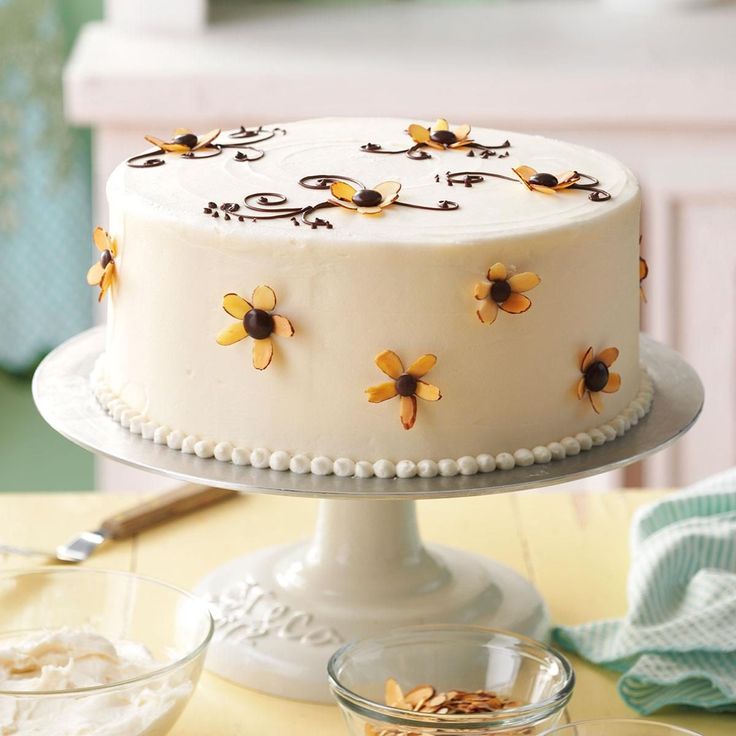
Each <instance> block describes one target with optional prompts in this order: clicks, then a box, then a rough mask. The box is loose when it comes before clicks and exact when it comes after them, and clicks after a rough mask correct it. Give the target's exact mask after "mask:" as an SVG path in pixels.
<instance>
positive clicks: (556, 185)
mask: <svg viewBox="0 0 736 736" xmlns="http://www.w3.org/2000/svg"><path fill="white" fill-rule="evenodd" d="M512 171H513V172H514V174H516V176H518V177H519V179H521V182H522V184H523V185H524V186H525V187H526V188H527V189H528V190H529V191H532V192H542V193H544V194H554V193H555V192H558V191H560V190H561V189H567V188H568V187H571V186H572V185H573V184H576V183H577V182H578V181H580V174H578V172H577V171H566V172H565V173H564V174H560V175H559V176H555V175H554V174H545V173H544V172H539V171H536V170H535V169H533V168H532V167H531V166H517V168H515V169H512Z"/></svg>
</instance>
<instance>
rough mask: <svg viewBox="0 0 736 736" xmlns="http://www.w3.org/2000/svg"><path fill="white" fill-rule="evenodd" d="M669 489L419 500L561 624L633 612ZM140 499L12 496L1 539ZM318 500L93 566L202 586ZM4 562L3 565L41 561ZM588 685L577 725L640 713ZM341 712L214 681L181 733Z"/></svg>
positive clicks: (595, 680) (291, 730)
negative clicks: (649, 523)
mask: <svg viewBox="0 0 736 736" xmlns="http://www.w3.org/2000/svg"><path fill="white" fill-rule="evenodd" d="M661 495H662V493H661V492H659V493H657V492H642V491H629V492H613V493H607V494H579V495H568V494H562V493H554V492H548V493H517V494H510V495H504V496H487V497H482V498H468V499H452V500H438V501H421V502H419V521H420V525H421V528H422V532H423V534H424V537H425V539H427V540H432V541H435V542H440V543H444V544H452V545H456V546H461V547H464V548H465V549H468V550H472V551H474V552H478V553H481V554H486V555H489V556H492V557H494V558H496V559H497V560H499V561H501V562H505V563H506V564H508V565H510V566H511V567H513V568H515V569H516V570H518V571H519V572H521V573H522V574H524V575H526V576H527V577H529V578H530V579H531V580H533V581H534V583H535V584H536V585H537V586H538V588H539V589H540V590H541V592H542V594H543V595H544V597H545V599H546V600H547V602H548V604H549V607H550V610H551V613H552V616H553V618H554V620H555V621H557V622H562V623H567V624H572V623H578V622H583V621H588V620H591V619H596V618H607V617H615V616H620V615H622V614H623V613H624V612H625V610H626V573H627V570H628V563H629V560H628V528H629V521H630V519H631V514H632V512H633V511H634V510H635V509H636V508H637V507H638V506H640V505H642V504H645V503H648V502H651V501H653V500H655V499H656V498H658V497H660V496H661ZM135 501H136V499H135V498H131V497H130V496H124V497H122V496H103V495H99V494H89V493H86V494H45V495H40V494H38V495H28V494H23V495H20V494H18V495H16V494H8V495H1V496H0V541H3V542H6V543H10V544H12V543H16V544H25V545H28V546H38V547H52V546H54V545H55V544H57V543H59V542H61V541H64V540H65V539H66V538H67V537H70V536H71V535H72V534H74V533H76V532H78V531H80V530H82V529H90V528H95V524H96V522H98V521H99V520H100V519H101V518H102V517H103V516H105V515H107V514H109V513H110V512H112V511H116V510H119V509H122V508H124V507H126V506H129V505H131V504H132V503H134V502H135ZM315 511H316V502H315V501H312V500H305V499H300V498H279V497H275V496H243V497H240V498H237V499H235V500H234V501H231V502H228V503H225V504H223V505H221V506H218V507H215V508H212V509H208V510H206V511H203V512H200V513H199V514H198V515H196V516H194V517H190V518H188V519H185V520H181V521H177V522H174V523H172V524H170V525H168V526H166V527H161V528H159V529H156V530H153V531H151V532H147V533H145V534H144V535H142V536H140V537H139V538H137V539H133V540H131V541H129V542H121V543H117V544H110V545H108V546H106V547H103V548H102V549H101V550H99V551H98V552H97V554H95V555H94V556H93V557H92V559H90V561H89V562H88V563H86V564H88V565H91V566H94V567H101V568H108V569H117V570H130V571H134V572H138V573H143V574H145V575H151V576H153V577H156V578H160V579H162V580H165V581H168V582H170V583H173V584H175V585H179V586H181V587H183V588H190V589H191V588H192V587H193V586H194V585H195V584H196V583H197V581H198V580H199V579H200V578H202V577H203V576H204V575H205V573H207V572H209V571H210V570H212V569H213V568H214V567H215V566H217V565H219V564H221V563H223V562H226V561H227V560H229V559H232V558H233V557H236V556H238V555H241V554H244V553H246V552H249V551H251V550H254V549H257V548H259V547H263V546H266V545H270V544H276V543H280V542H289V541H295V540H297V539H299V538H304V537H306V536H307V535H309V534H310V533H311V530H312V527H313V524H314V518H315ZM32 564H33V563H32V562H31V561H29V560H23V559H21V558H7V557H6V558H2V557H0V568H5V569H8V568H11V567H15V568H17V567H20V566H30V565H32ZM572 659H573V664H574V666H575V669H576V672H577V687H576V689H575V694H574V696H573V698H572V701H571V702H570V706H569V707H568V709H567V713H566V717H567V719H569V720H579V719H585V718H593V717H599V716H614V715H615V716H625V715H633V714H632V712H631V711H630V710H629V709H628V708H627V707H626V706H625V705H624V703H623V702H622V701H621V700H620V699H619V697H618V696H617V694H616V690H615V684H616V675H614V674H612V673H609V672H605V671H604V670H602V669H599V668H596V667H592V666H590V665H588V664H586V663H585V662H583V661H581V660H579V659H577V658H575V657H573V658H572ZM657 720H664V721H667V722H669V723H673V724H677V725H680V726H686V727H689V728H692V729H694V730H695V731H699V732H701V733H703V734H705V736H733V735H734V734H736V715H720V714H719V715H714V714H703V713H699V712H696V711H687V710H681V709H671V710H669V711H667V712H663V713H660V714H658V715H657ZM345 733H346V731H345V728H344V726H343V724H342V721H341V717H340V714H339V713H338V711H337V708H335V707H329V706H320V705H306V704H304V703H298V702H293V701H287V700H279V699H276V698H273V697H270V696H267V695H261V694H259V693H255V692H252V691H249V690H244V689H241V688H239V687H236V686H234V685H231V684H229V683H227V682H225V681H223V680H221V679H219V678H218V677H216V676H214V675H209V674H206V673H205V675H204V676H203V677H202V680H201V682H200V685H199V688H198V689H197V692H196V694H195V695H194V698H193V699H192V702H191V703H190V705H189V707H188V708H187V710H186V711H185V713H184V715H183V716H182V718H181V720H180V721H179V723H178V724H177V726H176V727H175V728H174V730H173V732H172V736H286V735H287V734H299V736H338V734H340V735H341V736H344V735H345Z"/></svg>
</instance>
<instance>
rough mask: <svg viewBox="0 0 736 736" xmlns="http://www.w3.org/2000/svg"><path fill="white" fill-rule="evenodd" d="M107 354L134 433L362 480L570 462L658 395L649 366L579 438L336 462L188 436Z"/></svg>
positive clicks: (101, 398) (98, 372) (113, 411)
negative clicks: (154, 416) (125, 384)
mask: <svg viewBox="0 0 736 736" xmlns="http://www.w3.org/2000/svg"><path fill="white" fill-rule="evenodd" d="M104 358H105V355H104V353H103V354H102V355H100V357H99V358H98V359H97V361H96V363H95V366H94V369H93V371H92V374H91V376H90V384H91V387H92V391H93V392H94V395H95V397H96V398H97V401H98V402H99V404H100V406H101V407H102V408H103V409H104V410H105V411H106V412H107V413H108V414H109V415H110V416H111V417H112V419H114V420H115V421H116V422H118V423H119V424H120V425H121V426H122V427H124V428H125V429H127V430H128V431H129V432H131V434H137V435H140V436H141V437H142V438H143V439H145V440H151V441H153V442H155V443H156V444H158V445H167V446H168V447H170V448H171V449H172V450H179V452H183V453H185V454H187V455H197V456H198V457H201V458H214V459H215V460H220V461H221V462H231V463H233V465H252V466H253V467H254V468H264V469H268V468H270V469H271V470H279V471H287V470H290V471H291V472H292V473H299V474H304V473H313V474H314V475H333V474H334V475H337V476H341V477H356V478H371V477H373V476H375V477H377V478H414V477H417V476H418V477H420V478H434V477H435V476H438V475H441V476H446V477H447V476H455V475H475V474H476V473H490V472H493V471H496V470H511V469H512V468H514V467H516V466H519V467H528V466H530V465H534V464H535V463H536V464H539V465H544V464H546V463H549V462H552V461H555V460H564V459H565V458H566V457H572V456H574V455H579V454H580V453H581V452H587V451H588V450H591V449H593V448H594V447H598V446H600V445H604V444H605V443H606V442H612V441H613V440H615V439H616V438H617V437H622V436H623V435H624V434H626V432H628V430H629V429H631V427H633V426H635V425H636V424H638V423H639V420H640V419H642V418H643V417H645V416H646V415H647V414H648V413H649V410H650V409H651V406H652V401H653V399H654V385H653V383H652V380H651V378H650V377H649V374H648V373H647V371H646V369H645V368H644V367H642V368H641V380H640V383H639V392H638V393H637V395H636V397H635V398H634V399H633V400H632V401H631V403H630V404H629V405H628V406H627V407H626V409H624V410H623V411H622V412H621V413H620V414H618V415H617V416H616V417H614V418H613V419H611V420H610V421H609V422H606V423H604V424H601V425H599V426H597V427H593V428H592V429H589V430H588V431H587V432H578V434H576V435H575V436H574V437H573V436H567V437H563V438H562V439H561V440H559V441H557V442H550V443H549V444H547V445H538V446H536V447H533V448H532V449H527V448H520V449H518V450H516V451H515V452H500V453H498V454H496V455H492V454H488V453H482V454H480V455H475V456H473V455H465V456H463V457H460V458H456V459H453V458H444V459H441V460H419V461H418V462H415V461H413V460H399V461H398V462H396V463H394V462H393V461H391V460H385V459H381V460H375V461H373V462H372V461H370V460H351V459H350V458H345V457H341V458H337V459H336V460H332V459H331V458H329V457H325V456H324V455H318V456H315V457H310V456H309V455H304V454H291V453H289V452H287V451H285V450H269V449H266V448H265V447H257V448H255V449H253V450H251V449H247V448H244V447H236V446H234V445H233V444H232V443H231V442H227V441H220V442H218V441H216V440H213V439H207V438H201V437H199V436H197V435H193V434H187V433H186V432H182V431H181V430H179V429H172V428H171V427H169V426H168V425H165V424H159V423H158V422H154V421H151V420H150V419H149V418H148V417H147V416H145V415H144V414H141V413H140V412H139V411H137V410H136V409H133V408H131V407H130V406H129V405H128V404H126V403H125V402H124V401H123V400H122V399H121V398H120V397H119V396H118V395H117V394H116V393H115V392H114V391H113V390H112V388H111V387H110V384H109V383H108V382H107V377H106V375H105V365H104Z"/></svg>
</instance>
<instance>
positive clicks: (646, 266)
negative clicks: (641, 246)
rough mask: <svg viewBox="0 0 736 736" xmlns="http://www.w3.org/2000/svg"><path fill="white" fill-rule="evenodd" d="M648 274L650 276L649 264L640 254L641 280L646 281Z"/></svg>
mask: <svg viewBox="0 0 736 736" xmlns="http://www.w3.org/2000/svg"><path fill="white" fill-rule="evenodd" d="M647 276H649V264H647V262H646V261H645V260H644V259H643V258H642V257H641V256H639V281H644V279H645V278H646V277H647Z"/></svg>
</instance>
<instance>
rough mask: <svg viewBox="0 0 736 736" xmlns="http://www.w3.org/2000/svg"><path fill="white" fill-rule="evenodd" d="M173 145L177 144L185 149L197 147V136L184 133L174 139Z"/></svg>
mask: <svg viewBox="0 0 736 736" xmlns="http://www.w3.org/2000/svg"><path fill="white" fill-rule="evenodd" d="M174 143H178V144H180V145H182V146H186V147H187V148H194V146H196V145H197V136H196V135H194V133H184V134H183V135H178V136H176V138H174Z"/></svg>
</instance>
